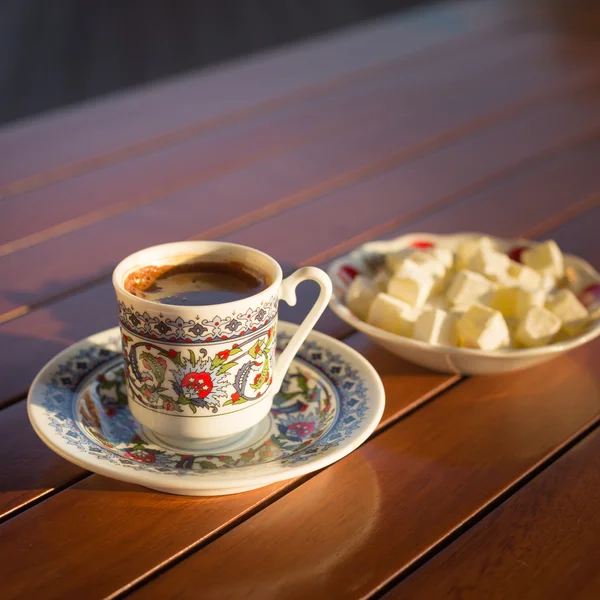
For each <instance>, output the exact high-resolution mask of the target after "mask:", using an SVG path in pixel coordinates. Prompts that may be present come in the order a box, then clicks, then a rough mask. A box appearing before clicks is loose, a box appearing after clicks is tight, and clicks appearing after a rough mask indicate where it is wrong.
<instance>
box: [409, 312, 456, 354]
mask: <svg viewBox="0 0 600 600" xmlns="http://www.w3.org/2000/svg"><path fill="white" fill-rule="evenodd" d="M457 320H458V316H457V315H456V314H451V313H448V312H446V311H445V310H440V309H439V308H427V309H425V310H424V311H423V312H422V313H421V314H420V315H419V317H418V318H417V321H416V323H415V328H414V338H415V340H420V341H422V342H427V343H429V344H434V345H442V346H456V343H457V336H456V321H457Z"/></svg>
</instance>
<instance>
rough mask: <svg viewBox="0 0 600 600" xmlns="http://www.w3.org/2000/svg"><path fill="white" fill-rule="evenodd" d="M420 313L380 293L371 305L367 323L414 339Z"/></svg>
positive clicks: (404, 303)
mask: <svg viewBox="0 0 600 600" xmlns="http://www.w3.org/2000/svg"><path fill="white" fill-rule="evenodd" d="M419 312H420V311H419V310H417V309H415V308H413V307H412V306H410V305H409V304H407V303H406V302H402V300H398V299H397V298H393V297H392V296H390V295H388V294H384V293H379V294H377V296H375V299H374V300H373V302H372V303H371V306H370V308H369V313H368V315H367V323H369V324H370V325H373V326H374V327H379V328H380V329H385V331H389V332H391V333H396V334H398V335H403V336H406V337H412V335H413V330H414V325H415V321H416V320H417V317H418V316H419Z"/></svg>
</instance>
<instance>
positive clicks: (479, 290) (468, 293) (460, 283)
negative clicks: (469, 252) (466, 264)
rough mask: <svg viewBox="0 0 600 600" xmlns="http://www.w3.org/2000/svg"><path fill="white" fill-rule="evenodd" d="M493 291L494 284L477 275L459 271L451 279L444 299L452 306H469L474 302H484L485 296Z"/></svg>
mask: <svg viewBox="0 0 600 600" xmlns="http://www.w3.org/2000/svg"><path fill="white" fill-rule="evenodd" d="M493 289H494V284H493V283H492V282H491V281H489V280H487V279H486V278H485V277H484V276H483V275H480V274H479V273H473V272H472V271H459V272H458V273H457V274H456V275H455V276H454V277H453V279H452V282H451V283H450V286H449V287H448V291H447V292H446V298H448V301H449V302H450V303H451V304H453V305H456V306H458V305H463V306H469V305H471V304H473V303H475V302H482V301H483V302H485V300H486V298H485V297H486V295H488V294H490V292H492V290H493Z"/></svg>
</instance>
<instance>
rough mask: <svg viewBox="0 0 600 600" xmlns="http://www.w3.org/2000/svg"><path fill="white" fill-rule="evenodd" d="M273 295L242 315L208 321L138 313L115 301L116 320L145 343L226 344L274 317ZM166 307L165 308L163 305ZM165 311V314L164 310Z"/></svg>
mask: <svg viewBox="0 0 600 600" xmlns="http://www.w3.org/2000/svg"><path fill="white" fill-rule="evenodd" d="M278 303H279V300H278V298H277V297H276V296H273V297H271V298H269V299H268V300H266V301H264V302H262V303H261V304H260V306H258V307H255V308H249V309H247V310H245V311H244V312H243V313H239V312H234V313H233V314H231V315H215V316H214V317H213V318H211V319H201V318H200V317H199V316H197V317H196V318H195V319H187V320H186V319H184V318H182V317H181V316H177V317H175V318H173V317H167V316H164V314H163V313H158V314H156V315H155V314H152V315H150V314H148V313H147V312H144V313H141V312H139V311H137V310H135V309H134V308H133V306H128V305H127V304H125V303H124V302H122V301H119V302H118V307H119V321H120V323H121V325H122V327H124V328H125V329H127V330H128V331H130V332H131V333H132V334H135V335H137V336H139V337H141V338H144V339H147V340H154V341H161V342H173V343H188V344H189V343H198V344H200V343H202V344H205V343H210V342H223V341H228V340H229V341H230V340H234V339H237V338H240V337H243V336H245V335H248V334H251V333H252V332H254V331H257V330H258V329H259V328H260V327H263V326H264V325H267V324H268V323H269V322H271V321H272V320H273V319H274V318H275V316H276V315H277V308H278ZM165 306H166V305H165ZM165 312H167V310H166V308H165Z"/></svg>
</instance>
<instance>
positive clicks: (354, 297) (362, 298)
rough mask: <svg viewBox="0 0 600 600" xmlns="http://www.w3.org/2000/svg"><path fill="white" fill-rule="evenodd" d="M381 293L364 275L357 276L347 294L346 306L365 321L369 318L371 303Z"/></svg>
mask: <svg viewBox="0 0 600 600" xmlns="http://www.w3.org/2000/svg"><path fill="white" fill-rule="evenodd" d="M378 293H379V289H378V288H377V286H376V285H375V283H374V282H373V281H372V280H371V279H369V278H368V277H365V276H364V275H357V276H356V277H355V278H354V279H353V280H352V283H351V284H350V286H349V287H348V291H347V292H346V306H347V307H348V308H349V309H350V310H351V311H352V312H353V313H354V314H355V315H356V316H357V317H358V318H359V319H362V320H363V321H364V320H365V319H366V318H367V314H368V312H369V307H370V306H371V302H373V300H374V299H375V296H377V294H378Z"/></svg>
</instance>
